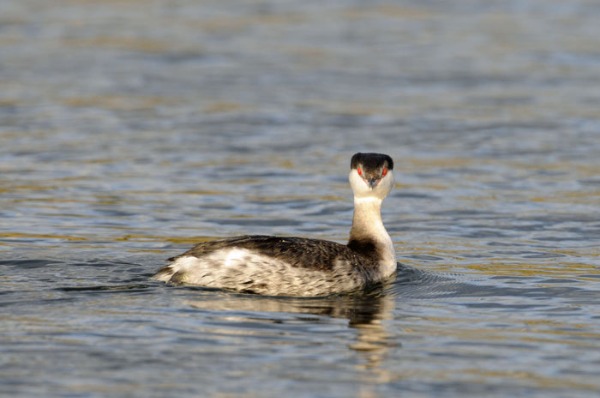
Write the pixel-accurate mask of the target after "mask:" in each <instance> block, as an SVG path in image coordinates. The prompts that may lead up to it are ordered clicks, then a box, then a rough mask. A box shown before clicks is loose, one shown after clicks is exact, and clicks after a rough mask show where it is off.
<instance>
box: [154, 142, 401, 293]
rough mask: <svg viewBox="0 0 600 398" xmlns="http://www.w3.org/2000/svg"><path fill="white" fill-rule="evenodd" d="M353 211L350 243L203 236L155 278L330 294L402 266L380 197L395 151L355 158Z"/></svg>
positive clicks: (390, 178)
mask: <svg viewBox="0 0 600 398" xmlns="http://www.w3.org/2000/svg"><path fill="white" fill-rule="evenodd" d="M350 168H351V169H350V175H349V180H350V186H351V187H352V191H353V192H354V215H353V218H352V228H351V230H350V239H349V241H348V244H347V245H343V244H340V243H336V242H330V241H326V240H320V239H306V238H292V237H289V238H288V237H275V236H260V235H255V236H240V237H234V238H226V239H219V240H214V241H209V242H203V243H200V244H198V245H196V246H194V247H193V248H192V249H190V250H188V251H187V252H185V253H183V254H181V255H179V256H177V257H173V258H170V259H169V261H171V263H170V264H169V265H167V266H166V267H164V268H162V269H161V270H159V271H158V272H157V273H156V274H155V275H154V276H153V278H154V279H157V280H160V281H164V282H171V283H177V284H187V285H198V286H205V287H213V288H221V289H227V290H235V291H239V292H243V293H256V294H264V295H269V296H305V297H307V296H326V295H331V294H335V293H344V292H351V291H356V290H360V289H364V288H366V287H368V286H370V285H373V284H376V283H378V282H382V281H384V280H385V279H387V278H388V277H390V276H391V275H392V274H393V273H394V272H395V271H396V254H395V252H394V246H393V244H392V239H391V238H390V235H389V234H388V233H387V231H386V229H385V227H384V226H383V221H382V220H381V203H382V202H383V199H384V198H385V197H386V196H387V195H388V193H389V192H390V191H391V189H392V186H393V185H394V176H393V173H392V169H393V168H394V161H393V160H392V158H391V157H389V156H388V155H383V154H378V153H357V154H355V155H354V156H352V160H351V162H350Z"/></svg>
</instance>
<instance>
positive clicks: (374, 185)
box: [367, 178, 379, 189]
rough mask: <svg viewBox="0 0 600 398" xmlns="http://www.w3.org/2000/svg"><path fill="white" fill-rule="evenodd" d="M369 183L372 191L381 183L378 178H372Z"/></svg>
mask: <svg viewBox="0 0 600 398" xmlns="http://www.w3.org/2000/svg"><path fill="white" fill-rule="evenodd" d="M367 183H368V184H369V187H370V188H371V189H373V188H375V187H376V186H377V184H378V183H379V179H378V178H370V179H368V180H367Z"/></svg>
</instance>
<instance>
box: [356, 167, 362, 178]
mask: <svg viewBox="0 0 600 398" xmlns="http://www.w3.org/2000/svg"><path fill="white" fill-rule="evenodd" d="M356 172H357V173H358V175H359V176H361V175H362V169H361V168H360V167H357V168H356Z"/></svg>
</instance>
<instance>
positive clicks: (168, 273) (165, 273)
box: [152, 265, 175, 282]
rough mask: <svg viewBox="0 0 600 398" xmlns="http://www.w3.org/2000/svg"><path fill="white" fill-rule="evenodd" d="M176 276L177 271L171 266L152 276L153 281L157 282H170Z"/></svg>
mask: <svg viewBox="0 0 600 398" xmlns="http://www.w3.org/2000/svg"><path fill="white" fill-rule="evenodd" d="M174 274H175V270H174V269H173V267H171V266H170V265H167V266H166V267H163V268H161V269H159V270H158V272H157V273H156V274H154V275H152V279H156V280H157V281H162V282H169V281H170V280H171V277H172V276H173V275H174Z"/></svg>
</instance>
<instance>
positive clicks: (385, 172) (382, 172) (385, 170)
mask: <svg viewBox="0 0 600 398" xmlns="http://www.w3.org/2000/svg"><path fill="white" fill-rule="evenodd" d="M387 171H388V169H387V167H384V168H383V170H381V176H382V177H385V175H386V174H387Z"/></svg>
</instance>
